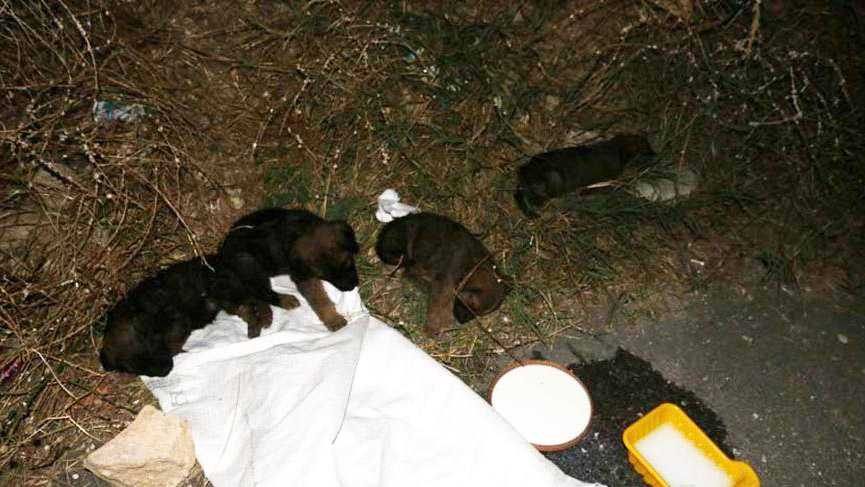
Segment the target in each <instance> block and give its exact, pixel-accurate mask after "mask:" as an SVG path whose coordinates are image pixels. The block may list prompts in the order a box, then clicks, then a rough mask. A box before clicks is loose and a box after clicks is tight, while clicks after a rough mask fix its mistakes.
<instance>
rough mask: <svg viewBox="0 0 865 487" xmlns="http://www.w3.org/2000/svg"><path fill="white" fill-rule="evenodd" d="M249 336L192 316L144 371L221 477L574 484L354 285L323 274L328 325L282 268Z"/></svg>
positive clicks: (329, 483) (478, 486)
mask: <svg viewBox="0 0 865 487" xmlns="http://www.w3.org/2000/svg"><path fill="white" fill-rule="evenodd" d="M272 285H273V288H274V290H275V291H277V292H280V293H290V294H294V295H295V296H297V297H298V299H299V300H300V301H301V307H299V308H296V309H294V310H291V311H286V310H282V309H279V308H274V323H273V324H272V325H271V326H270V328H267V329H265V330H263V332H262V336H260V337H258V338H255V339H252V340H250V339H248V338H247V337H246V325H245V323H244V322H243V321H242V320H240V319H239V318H237V317H235V316H230V315H227V314H225V313H220V314H219V315H218V316H217V317H216V319H215V321H214V323H213V324H211V325H209V326H207V327H205V328H204V329H201V330H196V331H195V332H194V333H193V334H192V336H191V337H190V338H189V340H188V341H187V344H186V349H187V350H188V352H187V353H182V354H179V355H177V356H176V357H175V358H174V369H173V370H172V372H171V373H170V374H169V375H168V376H167V377H142V379H143V380H144V382H145V384H146V385H147V387H148V388H150V390H151V391H152V392H153V394H154V395H155V396H156V398H157V399H158V401H159V404H160V406H161V407H162V410H163V411H164V412H166V413H168V414H172V415H175V416H179V417H181V418H183V419H185V420H186V421H187V422H188V425H189V429H190V431H191V433H192V438H193V441H194V443H195V452H196V456H197V457H198V461H199V463H200V464H201V466H202V468H203V469H204V473H205V475H206V476H207V478H208V479H209V480H210V481H211V482H212V483H213V484H214V485H215V486H217V487H220V486H232V487H235V486H253V485H254V486H287V485H291V486H301V487H303V486H308V487H337V486H346V487H405V486H412V487H425V486H429V487H440V486H467V487H482V486H490V487H508V486H513V487H526V486H532V487H542V486H550V487H566V486H567V487H578V486H586V485H596V484H585V483H583V482H580V481H578V480H576V479H573V478H570V477H567V476H566V475H564V474H563V473H562V472H561V471H560V470H559V469H558V468H557V467H556V466H555V465H553V464H552V463H551V462H550V461H548V460H547V459H546V458H544V457H543V456H542V455H541V454H540V453H538V451H537V450H535V449H534V448H533V447H532V446H531V445H529V444H528V443H527V442H526V441H525V440H524V439H523V438H522V437H520V435H519V434H518V433H517V432H516V431H515V430H514V429H513V428H512V427H511V426H510V425H509V424H507V423H506V422H505V421H504V420H503V419H502V418H501V417H500V416H499V415H498V414H497V413H496V412H495V411H494V410H493V409H492V408H491V407H490V406H489V405H488V404H487V403H486V402H485V401H484V400H483V399H482V398H481V397H480V396H478V395H477V394H475V393H474V391H472V390H471V389H469V388H468V387H467V386H466V385H465V384H464V383H463V382H462V381H460V380H459V379H458V378H457V377H455V376H454V375H452V374H451V373H450V372H448V371H447V370H446V369H445V368H444V367H442V366H441V365H440V364H439V363H437V362H436V361H435V360H434V359H433V358H431V357H430V356H429V355H427V354H426V353H424V352H423V351H422V350H420V349H419V348H418V347H416V346H415V345H414V344H413V343H411V342H410V341H408V340H407V339H405V338H404V337H403V336H402V335H400V334H399V333H398V332H396V331H394V330H393V329H391V328H390V327H388V326H387V325H385V324H384V323H383V322H381V321H379V320H378V319H376V318H374V317H372V316H370V315H369V314H368V312H367V311H366V309H365V308H364V306H363V303H362V302H361V299H360V295H359V294H358V292H357V290H356V289H355V290H354V291H351V292H346V293H341V292H339V291H338V290H336V289H335V288H334V287H332V286H330V285H329V284H326V286H325V287H326V289H327V291H328V294H329V295H330V296H331V299H332V300H333V301H334V302H335V303H336V305H337V309H338V310H339V311H340V312H341V313H343V315H344V316H346V318H347V319H348V320H349V324H348V325H347V326H346V327H345V328H343V329H341V330H339V331H337V332H335V333H331V332H329V331H328V330H327V329H326V328H325V327H324V325H323V324H322V323H321V322H320V321H319V320H318V318H317V317H316V315H315V313H314V312H313V311H312V309H311V308H310V307H309V305H308V304H307V303H306V301H305V300H304V299H303V298H302V297H301V296H300V294H299V293H298V292H297V290H296V288H295V286H294V284H293V283H292V282H291V279H289V278H288V277H287V276H283V277H278V278H274V279H273V280H272Z"/></svg>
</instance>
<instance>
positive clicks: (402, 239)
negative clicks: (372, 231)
mask: <svg viewBox="0 0 865 487" xmlns="http://www.w3.org/2000/svg"><path fill="white" fill-rule="evenodd" d="M407 248H408V232H407V228H406V224H405V221H402V218H397V219H396V220H394V221H392V222H390V223H388V224H386V225H385V226H384V228H382V229H381V232H379V234H378V241H376V243H375V253H376V254H378V258H379V259H380V260H381V261H382V262H384V263H385V264H388V265H397V264H399V261H400V259H401V258H403V257H404V256H405V253H406V249H407Z"/></svg>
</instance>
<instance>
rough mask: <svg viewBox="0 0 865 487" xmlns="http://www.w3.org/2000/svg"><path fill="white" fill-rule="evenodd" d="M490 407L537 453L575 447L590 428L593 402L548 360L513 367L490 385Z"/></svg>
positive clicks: (580, 385) (579, 385)
mask: <svg viewBox="0 0 865 487" xmlns="http://www.w3.org/2000/svg"><path fill="white" fill-rule="evenodd" d="M489 400H490V404H491V405H492V407H493V409H495V410H496V411H497V412H498V413H499V414H500V415H501V416H502V417H503V418H504V419H505V420H506V421H508V422H509V423H510V424H511V426H513V427H514V429H516V430H517V431H518V432H519V433H520V434H521V435H522V436H523V438H525V439H526V440H527V441H528V442H530V443H531V444H533V445H534V446H535V447H536V448H537V449H538V450H540V451H559V450H565V449H567V448H570V447H571V446H573V445H575V444H576V443H577V442H578V441H579V440H580V438H582V436H583V434H584V433H585V432H586V430H587V429H588V428H589V423H590V422H591V418H592V401H591V398H590V397H589V392H588V390H587V389H586V387H585V386H584V385H583V383H582V382H580V380H579V379H577V378H576V377H575V376H574V375H573V374H572V373H571V372H570V371H569V370H568V369H566V368H565V367H563V366H561V365H559V364H557V363H555V362H550V361H548V360H524V361H523V363H522V364H520V363H513V364H511V365H510V366H508V367H507V368H506V369H505V370H504V371H503V372H502V373H501V374H499V376H498V377H497V378H496V380H495V381H493V385H492V387H490V394H489Z"/></svg>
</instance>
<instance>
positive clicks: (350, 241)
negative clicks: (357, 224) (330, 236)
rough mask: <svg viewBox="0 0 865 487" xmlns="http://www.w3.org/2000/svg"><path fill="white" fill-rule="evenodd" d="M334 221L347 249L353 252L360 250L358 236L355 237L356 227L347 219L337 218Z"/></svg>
mask: <svg viewBox="0 0 865 487" xmlns="http://www.w3.org/2000/svg"><path fill="white" fill-rule="evenodd" d="M333 223H335V224H336V227H337V229H338V231H339V234H340V240H341V241H342V245H343V247H344V248H345V250H347V251H348V252H350V253H352V254H356V253H358V252H360V245H358V244H357V238H355V235H354V229H353V228H351V225H349V224H348V222H347V221H345V220H336V221H334V222H333Z"/></svg>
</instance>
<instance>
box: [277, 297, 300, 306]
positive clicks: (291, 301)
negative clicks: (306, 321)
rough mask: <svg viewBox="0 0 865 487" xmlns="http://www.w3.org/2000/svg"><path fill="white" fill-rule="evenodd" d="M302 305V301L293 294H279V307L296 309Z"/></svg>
mask: <svg viewBox="0 0 865 487" xmlns="http://www.w3.org/2000/svg"><path fill="white" fill-rule="evenodd" d="M298 306H300V301H298V300H297V298H296V297H295V296H294V295H292V294H280V295H279V307H280V308H282V309H294V308H297V307H298Z"/></svg>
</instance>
